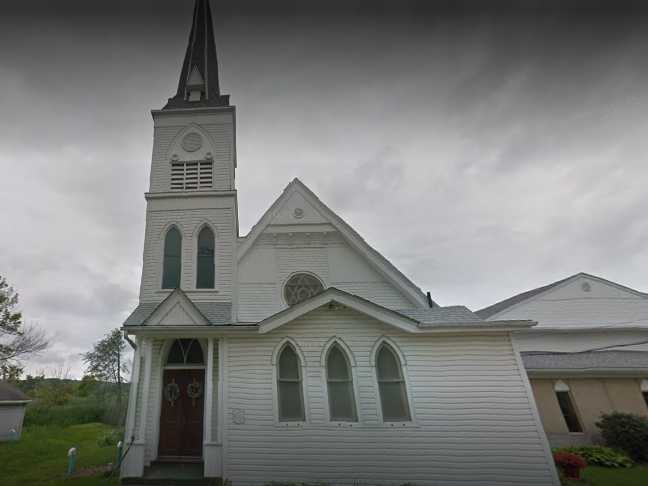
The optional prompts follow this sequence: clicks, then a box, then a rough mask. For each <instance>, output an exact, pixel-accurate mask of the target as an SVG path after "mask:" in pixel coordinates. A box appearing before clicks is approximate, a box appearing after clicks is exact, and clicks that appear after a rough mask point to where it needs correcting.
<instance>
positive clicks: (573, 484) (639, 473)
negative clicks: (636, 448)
mask: <svg viewBox="0 0 648 486" xmlns="http://www.w3.org/2000/svg"><path fill="white" fill-rule="evenodd" d="M646 484H648V466H635V467H631V468H628V469H624V468H620V469H611V468H606V467H599V466H590V467H588V468H586V469H585V472H584V473H583V479H582V480H581V481H563V485H564V486H645V485H646Z"/></svg>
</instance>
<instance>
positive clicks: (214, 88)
mask: <svg viewBox="0 0 648 486" xmlns="http://www.w3.org/2000/svg"><path fill="white" fill-rule="evenodd" d="M196 84H197V85H200V87H201V91H202V96H201V99H200V100H198V101H189V100H188V87H189V86H190V85H196ZM228 105H229V95H221V93H220V86H219V82H218V59H217V57H216V43H215V42H214V27H213V24H212V16H211V9H210V7H209V0H196V3H195V6H194V13H193V21H192V23H191V32H190V34H189V42H188V44H187V51H186V52H185V57H184V62H183V63H182V71H181V72H180V80H179V81H178V91H177V93H176V95H175V96H174V97H173V98H169V101H168V103H167V104H166V106H165V107H164V108H163V109H164V110H168V109H173V108H196V107H210V106H228Z"/></svg>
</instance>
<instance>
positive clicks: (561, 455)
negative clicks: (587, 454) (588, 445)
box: [554, 452, 587, 479]
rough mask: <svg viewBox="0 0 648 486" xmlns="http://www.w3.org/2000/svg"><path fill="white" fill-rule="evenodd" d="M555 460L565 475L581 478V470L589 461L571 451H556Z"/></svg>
mask: <svg viewBox="0 0 648 486" xmlns="http://www.w3.org/2000/svg"><path fill="white" fill-rule="evenodd" d="M554 461H555V462H556V466H558V468H559V469H560V471H561V472H562V473H563V475H564V476H565V477H567V478H569V479H580V473H581V470H583V469H585V468H586V467H587V461H585V459H583V458H582V457H581V456H579V455H578V454H573V453H571V452H554Z"/></svg>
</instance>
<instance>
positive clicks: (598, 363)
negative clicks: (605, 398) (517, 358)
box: [521, 351, 648, 373]
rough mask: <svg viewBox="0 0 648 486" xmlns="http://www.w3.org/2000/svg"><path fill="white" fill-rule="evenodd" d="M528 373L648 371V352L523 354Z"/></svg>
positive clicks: (547, 352)
mask: <svg viewBox="0 0 648 486" xmlns="http://www.w3.org/2000/svg"><path fill="white" fill-rule="evenodd" d="M521 355H522V361H523V362H524V367H525V368H526V369H527V371H530V372H533V371H545V372H549V371H551V370H560V371H573V372H580V373H586V372H596V371H599V372H600V371H608V372H614V371H619V372H626V371H632V370H637V371H642V372H643V371H646V370H648V351H588V352H584V353H552V352H549V351H546V352H544V351H533V352H523V353H521Z"/></svg>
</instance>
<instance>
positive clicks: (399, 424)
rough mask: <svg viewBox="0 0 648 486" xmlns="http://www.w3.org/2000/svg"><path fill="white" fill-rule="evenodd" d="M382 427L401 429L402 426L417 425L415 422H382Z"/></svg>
mask: <svg viewBox="0 0 648 486" xmlns="http://www.w3.org/2000/svg"><path fill="white" fill-rule="evenodd" d="M382 426H383V428H389V429H402V428H403V427H418V424H417V423H416V422H383V423H382Z"/></svg>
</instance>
